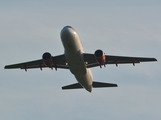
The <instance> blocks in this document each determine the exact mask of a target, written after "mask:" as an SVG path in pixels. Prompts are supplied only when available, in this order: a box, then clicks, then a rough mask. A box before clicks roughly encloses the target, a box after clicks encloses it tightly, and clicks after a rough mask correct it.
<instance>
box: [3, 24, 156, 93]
mask: <svg viewBox="0 0 161 120" xmlns="http://www.w3.org/2000/svg"><path fill="white" fill-rule="evenodd" d="M60 37H61V41H62V44H63V46H64V51H65V52H64V54H61V55H58V56H52V55H51V54H50V53H49V52H45V53H44V54H43V55H42V59H38V60H34V61H30V62H24V63H18V64H12V65H6V66H5V67H4V68H5V69H14V68H20V69H24V70H25V71H27V69H32V68H40V70H42V68H46V67H48V68H51V69H53V68H54V69H55V70H57V69H58V68H62V69H69V70H70V72H71V73H72V74H73V75H74V76H75V78H76V80H77V83H75V84H71V85H67V86H64V87H62V89H63V90H67V89H79V88H85V89H86V90H87V91H89V92H92V88H99V87H117V84H113V83H103V82H95V81H93V76H92V72H91V69H90V68H92V67H97V66H99V67H100V68H102V66H106V64H115V65H116V66H118V64H126V63H131V64H133V66H135V64H136V63H140V62H150V61H157V59H155V58H143V57H125V56H112V55H105V53H104V52H103V51H102V50H101V49H98V50H96V51H95V52H94V54H91V53H85V52H84V50H83V47H82V44H81V41H80V38H79V36H78V34H77V32H76V31H75V29H74V28H72V27H71V26H65V27H64V28H63V29H62V30H61V32H60Z"/></svg>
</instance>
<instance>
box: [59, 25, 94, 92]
mask: <svg viewBox="0 0 161 120" xmlns="http://www.w3.org/2000/svg"><path fill="white" fill-rule="evenodd" d="M60 36H61V40H62V43H63V46H64V49H65V58H66V61H67V64H68V66H69V69H70V71H71V73H72V74H74V76H75V78H76V79H77V81H78V82H79V83H80V84H81V85H82V86H83V87H84V88H85V89H86V90H88V91H89V92H91V91H92V72H91V70H90V69H89V68H86V65H85V62H84V60H83V52H84V51H83V47H82V44H81V42H80V39H79V36H78V34H77V33H76V31H75V30H74V29H73V28H72V27H70V26H66V27H64V28H63V29H62V30H61V34H60Z"/></svg>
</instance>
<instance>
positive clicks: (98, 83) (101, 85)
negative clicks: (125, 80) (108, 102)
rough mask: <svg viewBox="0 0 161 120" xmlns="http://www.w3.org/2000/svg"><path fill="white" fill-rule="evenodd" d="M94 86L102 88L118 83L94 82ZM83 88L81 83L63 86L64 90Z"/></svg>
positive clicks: (114, 85)
mask: <svg viewBox="0 0 161 120" xmlns="http://www.w3.org/2000/svg"><path fill="white" fill-rule="evenodd" d="M92 86H93V88H101V87H117V84H112V83H102V82H93V84H92ZM80 88H83V87H82V86H81V85H80V84H79V83H75V84H71V85H67V86H64V87H62V89H63V90H66V89H80Z"/></svg>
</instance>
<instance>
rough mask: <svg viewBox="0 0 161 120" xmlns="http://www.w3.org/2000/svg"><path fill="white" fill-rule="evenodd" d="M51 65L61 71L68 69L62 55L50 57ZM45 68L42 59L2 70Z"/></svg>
mask: <svg viewBox="0 0 161 120" xmlns="http://www.w3.org/2000/svg"><path fill="white" fill-rule="evenodd" d="M52 60H53V63H54V64H55V65H56V66H53V68H54V67H56V69H57V68H63V69H69V67H68V66H67V65H66V59H65V56H64V54H63V55H59V56H53V57H52ZM45 67H47V66H45V64H44V62H43V59H39V60H34V61H30V62H24V63H18V64H13V65H6V66H5V67H4V68H5V69H15V68H20V69H25V70H27V69H31V68H40V69H42V68H45Z"/></svg>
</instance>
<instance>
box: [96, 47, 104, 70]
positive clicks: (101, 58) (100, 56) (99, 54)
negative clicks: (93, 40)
mask: <svg viewBox="0 0 161 120" xmlns="http://www.w3.org/2000/svg"><path fill="white" fill-rule="evenodd" d="M94 55H95V58H96V61H97V63H98V64H100V67H102V65H104V66H105V62H106V56H105V54H104V53H103V51H102V50H96V51H95V53H94Z"/></svg>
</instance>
